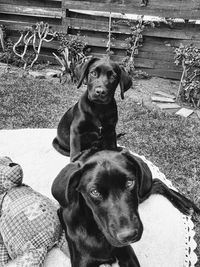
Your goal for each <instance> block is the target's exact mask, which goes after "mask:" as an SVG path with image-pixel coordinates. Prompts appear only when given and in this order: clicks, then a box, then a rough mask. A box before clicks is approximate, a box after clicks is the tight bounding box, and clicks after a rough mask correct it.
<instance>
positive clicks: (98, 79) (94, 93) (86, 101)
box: [53, 58, 132, 158]
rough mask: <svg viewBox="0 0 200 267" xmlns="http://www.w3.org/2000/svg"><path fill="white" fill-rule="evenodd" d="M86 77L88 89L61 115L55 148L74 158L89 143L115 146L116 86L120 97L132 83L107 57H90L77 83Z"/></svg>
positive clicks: (105, 146)
mask: <svg viewBox="0 0 200 267" xmlns="http://www.w3.org/2000/svg"><path fill="white" fill-rule="evenodd" d="M84 79H86V80H87V90H86V91H85V92H84V93H83V95H82V96H81V98H80V100H79V101H78V102H77V103H76V104H75V105H74V106H73V107H71V108H70V109H69V110H67V112H66V113H65V114H64V115H63V117H62V118H61V120H60V122H59V124H58V128H57V137H56V138H55V139H54V140H53V146H54V148H55V149H56V150H57V151H58V152H60V153H61V154H63V155H66V156H69V154H70V157H71V158H73V157H74V156H75V155H76V154H77V153H79V152H80V151H83V150H85V149H89V148H91V147H92V146H96V147H99V148H100V149H114V148H116V147H117V142H116V132H115V128H116V124H117V121H118V112H117V105H116V101H115V98H114V94H115V90H116V88H117V86H118V85H120V88H121V98H122V99H123V98H124V92H125V91H127V90H128V89H129V88H130V87H131V85H132V79H131V78H130V76H129V75H128V74H127V73H126V72H125V70H124V69H123V68H122V67H120V66H119V65H118V64H117V63H115V62H113V61H110V60H109V59H108V58H102V59H99V58H92V59H90V60H89V61H88V62H86V63H85V65H84V67H83V70H82V75H81V78H80V81H79V84H78V88H79V87H80V86H81V84H82V82H83V80H84Z"/></svg>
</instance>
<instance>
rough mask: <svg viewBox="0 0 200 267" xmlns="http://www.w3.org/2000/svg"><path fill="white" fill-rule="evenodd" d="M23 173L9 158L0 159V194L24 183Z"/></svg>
mask: <svg viewBox="0 0 200 267" xmlns="http://www.w3.org/2000/svg"><path fill="white" fill-rule="evenodd" d="M22 178H23V171H22V168H21V166H20V165H18V164H15V163H13V162H12V160H11V159H10V158H8V157H3V158H0V194H2V193H4V192H6V191H8V190H9V189H11V188H12V187H14V186H18V185H20V184H21V183H22Z"/></svg>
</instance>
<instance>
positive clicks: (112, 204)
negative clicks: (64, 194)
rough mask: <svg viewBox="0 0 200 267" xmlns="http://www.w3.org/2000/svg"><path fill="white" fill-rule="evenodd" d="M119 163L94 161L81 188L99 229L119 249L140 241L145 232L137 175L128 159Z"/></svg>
mask: <svg viewBox="0 0 200 267" xmlns="http://www.w3.org/2000/svg"><path fill="white" fill-rule="evenodd" d="M118 160H119V161H115V160H110V159H109V157H108V156H106V157H104V158H102V157H101V156H100V157H99V156H96V157H94V158H92V159H91V161H89V162H88V163H87V166H85V170H84V172H83V174H82V176H81V180H80V183H79V186H78V187H77V190H78V191H79V192H80V193H81V194H82V196H83V197H84V199H85V202H86V204H87V206H88V207H89V208H90V209H91V210H92V213H93V216H94V219H95V221H96V223H97V224H98V227H99V228H100V229H101V231H102V232H103V234H104V236H105V237H106V239H107V240H108V241H109V243H110V244H112V245H113V246H115V247H120V246H126V245H128V244H130V243H132V242H136V241H138V240H139V239H140V238H141V235H142V232H143V226H142V222H141V220H140V217H139V214H138V203H139V199H138V194H137V192H138V186H137V177H136V173H134V172H133V171H132V170H130V168H129V166H128V164H127V162H124V158H122V157H121V158H120V157H119V159H118ZM118 162H121V165H120V166H119V164H118Z"/></svg>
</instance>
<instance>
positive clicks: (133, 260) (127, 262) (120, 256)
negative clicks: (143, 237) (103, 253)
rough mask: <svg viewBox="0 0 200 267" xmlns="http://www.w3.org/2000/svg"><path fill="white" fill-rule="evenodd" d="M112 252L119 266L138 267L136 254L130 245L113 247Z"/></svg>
mask: <svg viewBox="0 0 200 267" xmlns="http://www.w3.org/2000/svg"><path fill="white" fill-rule="evenodd" d="M114 254H115V257H116V258H117V260H118V264H119V266H120V267H140V264H139V261H138V259H137V256H136V255H135V252H134V250H133V249H132V247H131V246H126V247H121V248H115V250H114Z"/></svg>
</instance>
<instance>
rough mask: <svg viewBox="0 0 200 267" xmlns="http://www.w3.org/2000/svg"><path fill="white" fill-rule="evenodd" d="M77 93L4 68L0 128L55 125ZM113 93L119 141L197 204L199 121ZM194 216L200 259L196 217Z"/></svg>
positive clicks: (199, 200)
mask: <svg viewBox="0 0 200 267" xmlns="http://www.w3.org/2000/svg"><path fill="white" fill-rule="evenodd" d="M80 94H81V91H80V90H79V89H76V87H75V86H73V85H66V84H65V85H61V84H59V83H55V82H51V81H45V80H35V79H31V78H29V79H27V78H18V75H17V74H4V75H2V76H1V77H0V99H1V105H0V129H13V128H55V127H56V126H57V123H58V121H59V120H60V118H61V116H62V115H63V114H64V112H65V111H66V110H67V109H68V108H69V107H70V106H71V105H72V104H74V103H75V102H76V101H77V99H78V98H79V96H80ZM116 99H117V102H118V110H119V123H118V126H117V132H118V133H120V132H125V133H126V135H125V136H123V137H121V138H120V140H119V143H120V144H121V145H124V146H126V147H127V148H129V149H131V150H132V151H134V152H136V153H138V154H140V155H144V156H145V157H146V158H147V159H148V160H150V161H152V162H153V163H154V164H155V165H157V166H158V167H159V168H160V170H161V171H162V172H164V174H165V175H166V177H167V178H168V179H170V180H171V181H172V182H173V185H175V187H176V188H177V189H179V191H180V192H182V193H184V194H185V195H186V196H188V197H189V198H190V199H192V200H193V201H195V203H197V204H198V206H200V181H199V180H200V122H199V121H197V120H193V119H184V118H182V117H179V116H175V115H169V114H165V113H163V112H160V111H156V110H149V109H147V108H145V107H143V106H141V105H137V104H136V103H134V102H133V100H132V99H130V98H125V100H123V101H122V100H120V99H119V96H118V94H117V97H116ZM195 219H196V222H195V230H196V232H197V234H196V237H195V240H196V242H197V244H198V247H197V249H196V253H197V255H198V257H199V260H200V222H199V221H200V220H199V217H198V218H197V217H196V218H195ZM199 266H200V263H198V264H197V265H196V267H199Z"/></svg>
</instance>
